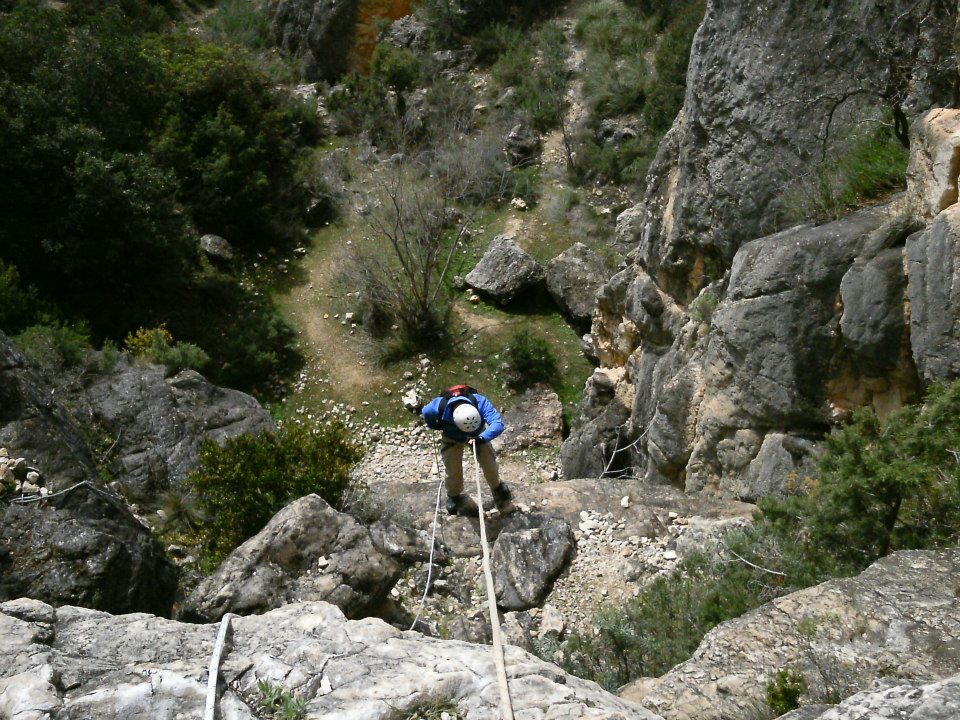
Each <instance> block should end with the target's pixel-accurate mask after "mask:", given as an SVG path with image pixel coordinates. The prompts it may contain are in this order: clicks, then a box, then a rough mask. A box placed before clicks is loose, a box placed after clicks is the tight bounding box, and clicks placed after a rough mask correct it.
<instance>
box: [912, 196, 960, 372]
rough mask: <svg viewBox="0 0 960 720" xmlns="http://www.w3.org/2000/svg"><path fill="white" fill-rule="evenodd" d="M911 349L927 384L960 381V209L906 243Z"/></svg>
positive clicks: (955, 207)
mask: <svg viewBox="0 0 960 720" xmlns="http://www.w3.org/2000/svg"><path fill="white" fill-rule="evenodd" d="M907 295H908V297H909V298H910V344H911V347H912V349H913V360H914V362H915V363H916V365H917V370H918V371H919V373H920V377H921V379H922V380H923V381H924V382H925V383H932V382H946V381H949V380H953V379H955V378H956V377H958V376H960V205H958V204H954V205H952V206H951V207H949V208H948V209H946V210H944V211H943V212H942V213H940V214H939V215H938V216H937V217H936V219H935V220H934V221H933V223H931V225H930V227H929V228H927V229H926V230H924V231H923V232H920V233H917V234H915V235H912V236H911V237H910V238H909V240H908V241H907Z"/></svg>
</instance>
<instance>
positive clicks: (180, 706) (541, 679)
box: [0, 601, 657, 720]
mask: <svg viewBox="0 0 960 720" xmlns="http://www.w3.org/2000/svg"><path fill="white" fill-rule="evenodd" d="M216 636H217V626H215V625H192V624H186V623H178V622H173V621H169V620H161V619H158V618H155V617H151V616H147V615H124V616H112V615H108V614H106V613H101V612H95V611H92V610H82V609H79V608H59V609H56V610H54V609H53V608H51V607H49V606H47V605H43V604H41V603H31V602H28V601H22V602H13V603H5V604H2V605H0V639H2V643H3V649H4V652H3V653H0V715H2V716H3V717H13V718H16V720H21V718H23V719H24V720H26V718H37V719H41V720H65V719H66V718H68V717H69V718H84V720H115V719H116V718H131V720H141V719H142V720H146V719H147V718H150V719H151V720H153V719H154V718H199V717H202V715H203V709H204V705H205V698H206V687H207V668H208V666H209V664H210V656H211V652H212V650H213V645H214V639H215V638H216ZM505 659H506V666H507V674H508V678H509V684H510V694H511V699H512V703H513V709H514V712H515V713H516V716H517V717H518V718H543V719H546V718H556V719H557V720H559V719H560V718H587V719H590V718H593V719H594V720H601V719H603V720H657V716H656V715H654V714H653V713H651V712H649V711H647V710H644V709H643V708H641V707H639V706H637V705H635V704H633V703H630V702H627V701H624V700H621V699H619V698H617V697H615V696H614V695H611V694H610V693H608V692H605V691H604V690H602V689H601V688H600V687H599V686H598V685H596V684H595V683H592V682H589V681H586V680H581V679H579V678H577V677H573V676H572V675H567V674H566V673H564V672H563V671H561V670H559V669H557V668H556V667H555V666H553V665H551V664H549V663H546V662H543V661H542V660H539V659H537V658H536V657H534V656H533V655H530V654H528V653H526V652H524V651H523V650H520V649H519V648H516V647H510V646H508V647H506V648H505ZM220 675H221V677H222V681H223V682H222V684H221V685H219V691H218V692H219V697H218V701H217V704H218V707H219V717H222V718H223V720H254V719H255V718H257V717H262V715H261V714H260V713H257V712H255V711H254V710H252V709H251V707H250V706H249V705H248V701H250V700H253V699H257V698H259V697H260V693H259V690H258V687H257V685H258V682H260V681H263V682H266V683H269V684H271V685H274V686H278V687H280V688H283V689H285V690H286V691H288V692H290V693H292V694H294V695H296V696H297V697H300V698H302V699H303V700H304V701H305V708H304V717H306V718H324V719H325V720H351V719H352V720H359V719H360V718H363V720H390V719H391V718H396V717H398V716H399V717H407V716H408V715H412V714H413V713H415V712H416V708H423V707H425V706H427V705H430V704H433V705H435V704H436V703H437V701H438V700H439V701H449V702H451V703H453V704H454V705H456V706H457V708H458V716H459V717H461V718H464V720H490V719H491V718H494V717H499V714H498V712H499V710H498V705H499V697H500V696H499V692H498V690H497V683H496V670H495V668H494V663H493V655H492V653H491V652H490V647H489V646H486V645H471V644H469V643H464V642H456V641H444V640H438V639H435V638H429V637H425V636H423V635H421V634H419V633H415V632H402V631H400V630H397V629H395V628H393V627H390V626H389V625H387V624H386V623H384V622H382V621H380V620H374V619H367V620H363V621H349V620H347V619H345V618H344V616H343V613H342V612H340V610H338V609H337V608H336V607H335V606H333V605H330V604H327V603H322V602H314V603H295V604H290V605H286V606H284V607H282V608H280V609H277V610H273V611H271V612H269V613H267V614H265V615H258V616H252V617H239V618H234V619H233V620H232V633H231V635H230V642H229V643H228V645H227V648H226V652H225V653H224V656H223V660H222V663H221V666H220ZM18 712H22V713H23V714H22V715H17V713H18Z"/></svg>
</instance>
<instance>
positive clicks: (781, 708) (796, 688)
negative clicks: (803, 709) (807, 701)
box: [767, 668, 807, 716]
mask: <svg viewBox="0 0 960 720" xmlns="http://www.w3.org/2000/svg"><path fill="white" fill-rule="evenodd" d="M806 691H807V679H806V678H805V677H804V676H803V673H802V672H799V671H797V670H790V669H789V668H788V669H785V670H780V671H778V672H777V675H776V677H775V678H774V679H773V680H771V681H770V682H768V683H767V704H768V705H769V706H770V709H771V710H773V711H774V712H775V713H776V714H777V715H778V716H780V715H785V714H786V713H788V712H790V711H791V710H796V709H797V708H798V707H800V696H801V695H803V694H804V693H805V692H806Z"/></svg>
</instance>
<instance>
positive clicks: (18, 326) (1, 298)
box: [0, 260, 40, 335]
mask: <svg viewBox="0 0 960 720" xmlns="http://www.w3.org/2000/svg"><path fill="white" fill-rule="evenodd" d="M39 305H40V300H39V298H38V297H37V291H36V289H35V288H32V287H23V285H22V284H21V283H20V273H18V272H17V269H16V268H15V267H14V266H13V265H6V264H5V263H4V262H3V260H0V330H3V331H4V332H5V333H7V334H8V335H13V334H15V333H18V332H20V331H21V330H23V329H25V328H26V327H27V326H29V325H31V324H33V323H34V322H36V321H37V320H38V315H39Z"/></svg>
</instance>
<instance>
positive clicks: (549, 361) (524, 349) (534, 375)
mask: <svg viewBox="0 0 960 720" xmlns="http://www.w3.org/2000/svg"><path fill="white" fill-rule="evenodd" d="M506 354H507V360H506V365H507V368H506V370H507V372H506V382H507V385H508V386H509V387H510V388H512V389H513V390H524V389H526V388H529V387H532V386H534V385H536V384H537V383H548V384H553V383H555V382H557V380H558V378H559V371H558V369H557V360H556V358H555V357H554V356H553V350H552V349H551V348H550V344H549V343H548V342H547V341H546V340H545V339H543V338H542V337H539V336H537V335H533V334H531V333H530V332H528V331H526V330H520V331H518V332H516V333H514V334H513V336H512V337H511V339H510V343H509V344H508V345H507V350H506Z"/></svg>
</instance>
